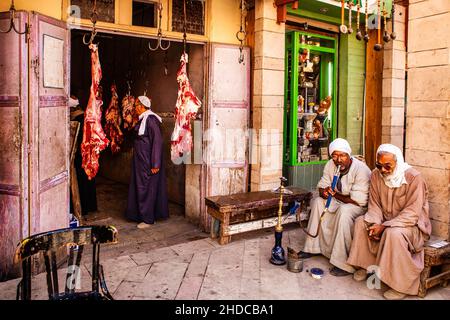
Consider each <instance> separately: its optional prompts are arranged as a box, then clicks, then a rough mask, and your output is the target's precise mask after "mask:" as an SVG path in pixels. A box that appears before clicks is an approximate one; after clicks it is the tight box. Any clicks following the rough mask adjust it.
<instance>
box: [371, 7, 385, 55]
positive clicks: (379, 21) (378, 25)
mask: <svg viewBox="0 0 450 320" xmlns="http://www.w3.org/2000/svg"><path fill="white" fill-rule="evenodd" d="M377 6H378V24H377V31H378V37H377V43H376V44H375V45H374V46H373V48H374V50H375V51H380V50H381V49H382V48H383V45H382V44H381V2H380V0H378V1H377Z"/></svg>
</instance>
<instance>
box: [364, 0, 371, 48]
mask: <svg viewBox="0 0 450 320" xmlns="http://www.w3.org/2000/svg"><path fill="white" fill-rule="evenodd" d="M365 1H366V2H365V9H366V10H365V13H366V26H365V34H364V41H365V42H369V39H370V37H369V5H368V2H369V0H365Z"/></svg>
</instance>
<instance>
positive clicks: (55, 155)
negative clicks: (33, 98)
mask: <svg viewBox="0 0 450 320" xmlns="http://www.w3.org/2000/svg"><path fill="white" fill-rule="evenodd" d="M66 122H67V110H66V108H65V107H59V108H58V107H41V108H39V177H40V180H41V182H42V181H44V180H46V179H49V178H52V177H55V176H56V175H58V174H60V173H62V172H67V161H66V160H67V159H66V157H65V156H66V154H67V143H66V140H67V132H66V130H65V127H64V126H65V124H66Z"/></svg>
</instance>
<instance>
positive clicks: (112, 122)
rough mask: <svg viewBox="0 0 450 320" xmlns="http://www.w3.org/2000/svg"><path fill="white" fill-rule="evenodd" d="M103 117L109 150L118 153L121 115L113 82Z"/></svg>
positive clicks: (121, 135)
mask: <svg viewBox="0 0 450 320" xmlns="http://www.w3.org/2000/svg"><path fill="white" fill-rule="evenodd" d="M105 118H106V125H105V131H106V135H107V136H108V137H109V139H110V140H111V151H112V153H113V154H114V153H118V152H119V151H120V145H121V144H122V142H123V133H122V130H120V126H121V125H122V116H121V114H120V110H119V97H118V95H117V88H116V85H115V84H113V85H112V86H111V103H110V104H109V107H108V109H107V110H106V113H105Z"/></svg>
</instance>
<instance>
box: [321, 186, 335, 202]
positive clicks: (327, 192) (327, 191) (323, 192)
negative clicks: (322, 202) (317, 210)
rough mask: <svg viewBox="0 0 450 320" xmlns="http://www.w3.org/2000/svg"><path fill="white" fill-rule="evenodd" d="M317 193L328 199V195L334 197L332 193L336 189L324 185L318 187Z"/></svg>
mask: <svg viewBox="0 0 450 320" xmlns="http://www.w3.org/2000/svg"><path fill="white" fill-rule="evenodd" d="M319 194H320V196H321V197H322V198H323V199H328V196H329V195H331V196H333V197H334V195H335V194H336V191H333V189H331V187H326V188H325V189H322V188H320V189H319Z"/></svg>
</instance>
